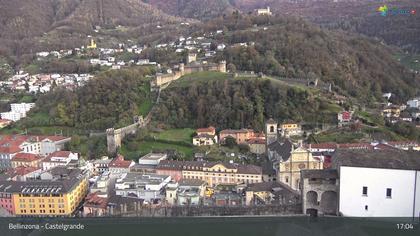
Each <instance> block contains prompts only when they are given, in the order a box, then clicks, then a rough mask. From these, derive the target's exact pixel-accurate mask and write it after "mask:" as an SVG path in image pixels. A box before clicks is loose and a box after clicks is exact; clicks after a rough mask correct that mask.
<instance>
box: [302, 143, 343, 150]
mask: <svg viewBox="0 0 420 236" xmlns="http://www.w3.org/2000/svg"><path fill="white" fill-rule="evenodd" d="M309 146H310V147H311V148H314V149H336V148H337V144H336V143H313V144H307V145H306V147H307V148H309Z"/></svg>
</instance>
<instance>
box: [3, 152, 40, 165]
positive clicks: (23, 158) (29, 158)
mask: <svg viewBox="0 0 420 236" xmlns="http://www.w3.org/2000/svg"><path fill="white" fill-rule="evenodd" d="M43 159H44V158H42V157H41V156H39V155H37V154H32V153H24V152H20V153H17V154H16V155H14V156H13V157H12V160H11V165H12V168H16V167H19V166H25V167H35V168H38V167H41V166H42V164H41V161H42V160H43Z"/></svg>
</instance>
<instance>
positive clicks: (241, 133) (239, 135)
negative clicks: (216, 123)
mask: <svg viewBox="0 0 420 236" xmlns="http://www.w3.org/2000/svg"><path fill="white" fill-rule="evenodd" d="M227 137H232V138H234V139H235V140H236V143H237V144H241V143H246V142H247V141H248V140H250V139H251V138H254V137H255V132H254V130H252V129H239V130H234V129H225V130H222V131H220V142H222V143H223V142H224V141H225V139H226V138H227Z"/></svg>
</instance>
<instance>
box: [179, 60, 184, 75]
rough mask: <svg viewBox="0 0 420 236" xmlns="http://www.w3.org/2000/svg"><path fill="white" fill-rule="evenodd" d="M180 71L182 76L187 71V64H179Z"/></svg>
mask: <svg viewBox="0 0 420 236" xmlns="http://www.w3.org/2000/svg"><path fill="white" fill-rule="evenodd" d="M179 72H181V76H182V75H184V73H185V65H184V63H181V64H179Z"/></svg>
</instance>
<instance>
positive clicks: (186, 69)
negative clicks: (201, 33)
mask: <svg viewBox="0 0 420 236" xmlns="http://www.w3.org/2000/svg"><path fill="white" fill-rule="evenodd" d="M196 59H197V55H196V54H194V53H189V54H188V57H187V64H184V63H181V64H179V66H178V70H176V71H174V72H172V73H170V74H156V77H155V78H154V80H152V82H151V87H152V88H155V87H161V86H162V85H165V84H167V83H170V82H172V81H175V80H177V79H179V78H181V77H182V76H184V75H187V74H191V73H195V72H201V71H217V72H222V73H226V61H220V62H219V63H204V62H197V61H196Z"/></svg>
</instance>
